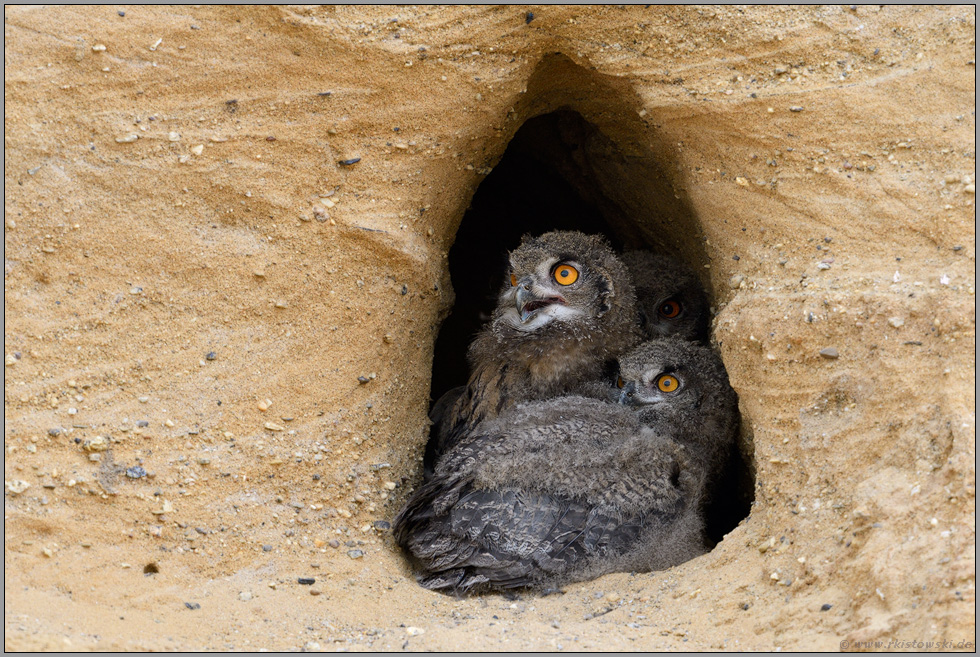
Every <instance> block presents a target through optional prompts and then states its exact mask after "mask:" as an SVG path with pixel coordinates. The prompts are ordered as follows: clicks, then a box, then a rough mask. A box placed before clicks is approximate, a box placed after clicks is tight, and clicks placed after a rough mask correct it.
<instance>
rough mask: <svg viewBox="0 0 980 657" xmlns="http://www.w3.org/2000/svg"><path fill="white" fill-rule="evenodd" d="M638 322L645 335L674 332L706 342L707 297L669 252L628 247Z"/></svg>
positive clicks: (624, 260)
mask: <svg viewBox="0 0 980 657" xmlns="http://www.w3.org/2000/svg"><path fill="white" fill-rule="evenodd" d="M622 259H623V262H624V263H625V264H626V266H627V268H629V271H630V274H631V275H632V277H633V287H634V288H635V289H636V300H637V306H638V308H639V315H640V324H641V326H642V327H643V331H644V333H645V334H646V337H647V339H653V338H666V337H670V336H677V337H680V338H683V339H685V340H694V341H697V342H702V343H707V341H708V322H709V319H710V318H709V316H708V298H707V296H706V295H705V293H704V289H703V288H702V287H701V282H700V281H699V280H698V277H697V276H696V275H695V274H694V272H692V271H691V270H690V269H688V268H687V267H686V266H684V265H683V264H681V263H680V262H679V261H678V260H676V259H674V258H671V257H670V256H664V255H656V254H654V253H651V252H649V251H628V252H627V253H624V254H623V255H622Z"/></svg>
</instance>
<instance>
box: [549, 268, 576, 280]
mask: <svg viewBox="0 0 980 657" xmlns="http://www.w3.org/2000/svg"><path fill="white" fill-rule="evenodd" d="M552 276H554V277H555V280H556V281H558V284H559V285H571V284H572V283H574V282H575V281H577V280H578V270H577V269H575V267H572V266H571V265H558V266H557V267H555V271H554V273H553V274H552Z"/></svg>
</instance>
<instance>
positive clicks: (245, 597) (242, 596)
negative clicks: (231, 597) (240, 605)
mask: <svg viewBox="0 0 980 657" xmlns="http://www.w3.org/2000/svg"><path fill="white" fill-rule="evenodd" d="M238 599H239V600H241V601H242V602H248V601H249V600H251V599H252V592H251V591H242V592H241V593H239V594H238Z"/></svg>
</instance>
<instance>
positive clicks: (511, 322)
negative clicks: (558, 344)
mask: <svg viewBox="0 0 980 657" xmlns="http://www.w3.org/2000/svg"><path fill="white" fill-rule="evenodd" d="M616 266H618V267H619V268H620V269H622V268H623V266H622V264H621V263H619V262H618V260H616V257H615V255H614V254H613V253H612V251H611V250H610V249H609V248H608V246H606V245H605V243H604V242H603V241H602V240H601V239H600V238H598V237H594V236H589V235H584V234H582V233H575V232H553V233H546V234H545V235H542V236H541V237H537V238H531V239H528V238H525V240H524V242H523V243H522V244H521V246H520V247H519V248H518V249H516V250H515V251H514V252H512V253H511V254H510V272H509V280H508V281H507V282H506V284H505V285H504V287H503V289H502V290H501V293H500V297H499V300H498V303H497V312H496V314H495V315H496V321H499V322H502V323H504V324H506V325H508V326H510V327H512V328H514V329H516V330H518V331H522V332H533V331H537V330H539V329H541V328H543V327H545V326H548V325H551V324H579V325H590V324H593V323H595V322H597V321H598V320H600V319H601V318H602V317H603V316H604V315H606V314H607V313H608V312H609V311H610V309H611V308H612V300H613V298H614V297H615V295H616V294H617V292H618V293H620V294H624V293H625V290H623V289H621V288H622V287H623V286H626V285H628V283H626V282H625V281H626V276H625V271H623V276H621V279H622V280H623V283H621V284H619V285H617V284H615V283H614V282H613V280H612V278H613V276H611V274H610V271H609V269H610V267H613V268H615V267H616ZM617 288H620V289H617Z"/></svg>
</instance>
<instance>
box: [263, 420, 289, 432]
mask: <svg viewBox="0 0 980 657" xmlns="http://www.w3.org/2000/svg"><path fill="white" fill-rule="evenodd" d="M262 426H264V427H265V428H266V429H268V430H269V431H285V430H286V427H281V426H279V425H278V424H276V423H274V422H266V423H265V424H264V425H262Z"/></svg>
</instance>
